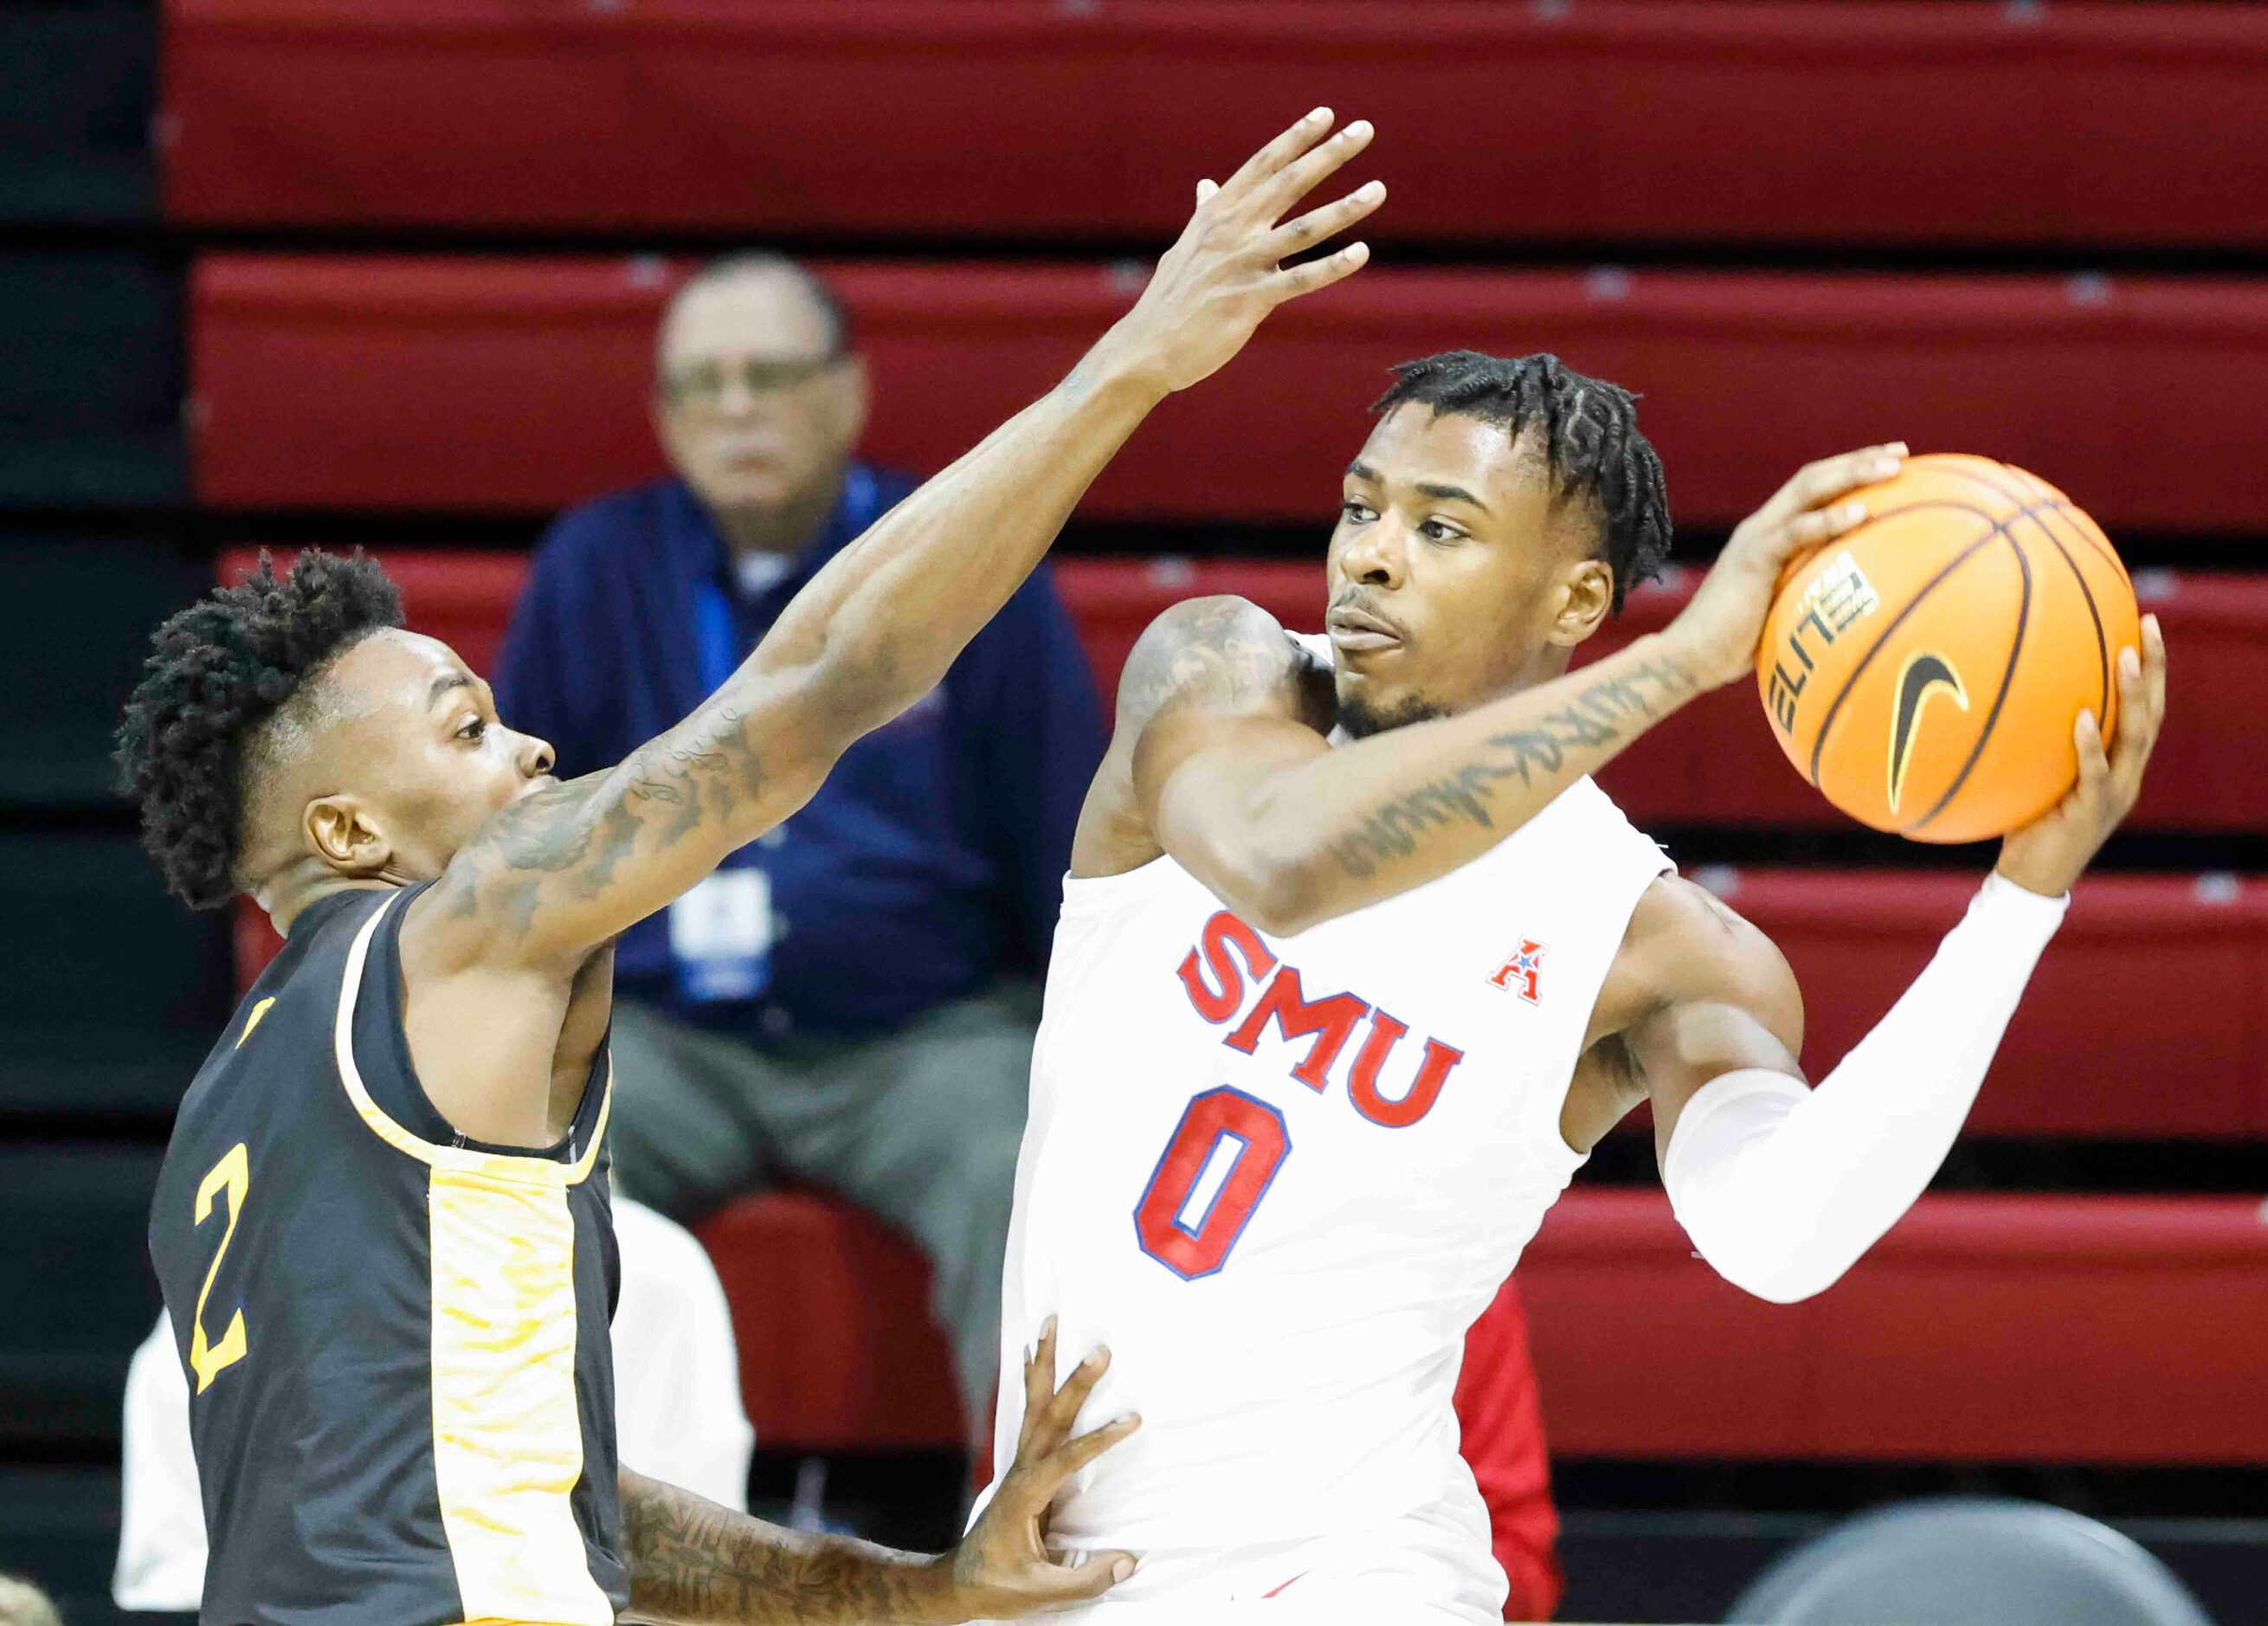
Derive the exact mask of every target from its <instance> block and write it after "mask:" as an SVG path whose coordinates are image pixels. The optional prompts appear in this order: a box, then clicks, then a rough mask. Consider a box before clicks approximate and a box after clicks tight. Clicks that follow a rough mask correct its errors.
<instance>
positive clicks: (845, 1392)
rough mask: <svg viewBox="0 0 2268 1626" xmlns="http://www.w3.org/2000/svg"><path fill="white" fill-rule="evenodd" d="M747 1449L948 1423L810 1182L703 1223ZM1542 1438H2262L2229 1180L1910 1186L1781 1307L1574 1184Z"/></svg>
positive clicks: (2076, 1444) (866, 1250)
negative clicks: (750, 1424) (2111, 1189)
mask: <svg viewBox="0 0 2268 1626" xmlns="http://www.w3.org/2000/svg"><path fill="white" fill-rule="evenodd" d="M696 1229H697V1230H698V1232H699V1234H700V1236H701V1238H702V1240H703V1243H704V1244H706V1245H707V1246H708V1248H709V1251H710V1254H711V1258H713V1259H714V1260H716V1263H717V1268H718V1275H720V1277H721V1278H722V1279H723V1281H724V1283H725V1294H726V1297H727V1298H728V1299H729V1300H730V1302H731V1304H732V1307H733V1328H734V1333H735V1334H736V1336H737V1338H738V1341H739V1344H740V1361H741V1371H742V1386H743V1390H744V1393H745V1397H746V1401H747V1408H748V1415H749V1416H750V1418H751V1420H752V1421H754V1423H755V1425H756V1434H757V1438H759V1439H760V1440H762V1441H763V1442H764V1444H765V1445H767V1446H768V1447H775V1448H779V1449H786V1450H806V1451H825V1450H842V1449H851V1448H860V1447H868V1448H878V1447H906V1446H922V1445H954V1444H955V1443H957V1442H958V1441H959V1439H960V1438H961V1433H960V1423H959V1405H958V1402H957V1401H956V1399H955V1397H954V1390H953V1384H952V1381H951V1378H950V1368H949V1365H948V1357H947V1355H946V1347H945V1342H944V1338H943V1335H942V1334H940V1333H939V1331H938V1329H937V1327H936V1325H935V1324H934V1323H933V1322H932V1320H931V1319H930V1318H929V1314H928V1311H927V1308H926V1303H927V1274H926V1272H925V1271H924V1268H923V1267H922V1263H921V1260H920V1258H919V1255H918V1254H917V1253H916V1252H915V1251H914V1249H913V1247H912V1246H911V1245H910V1244H909V1243H907V1242H906V1241H905V1240H904V1239H903V1238H901V1237H898V1236H897V1235H896V1234H895V1233H894V1232H892V1231H888V1230H887V1228H886V1227H884V1226H882V1225H881V1224H880V1223H879V1222H877V1221H875V1220H873V1219H872V1218H871V1217H869V1216H865V1215H864V1214H861V1213H859V1212H858V1211H857V1210H855V1209H853V1208H850V1207H849V1206H848V1205H847V1204H844V1203H843V1202H841V1201H838V1200H836V1199H835V1198H833V1197H830V1196H828V1195H826V1194H821V1193H816V1192H809V1191H784V1192H770V1193H765V1194H760V1195H756V1196H752V1197H748V1198H744V1199H741V1200H740V1201H736V1202H734V1203H733V1204H730V1205H728V1206H727V1207H726V1208H723V1209H721V1210H719V1211H718V1213H717V1214H715V1215H713V1216H711V1217H710V1218H709V1219H708V1220H706V1221H704V1222H703V1223H702V1224H701V1225H699V1226H698V1227H697V1228H696ZM1519 1282H1520V1290H1521V1295H1522V1297H1523V1298H1524V1299H1525V1301H1526V1303H1527V1306H1528V1320H1529V1327H1530V1341H1531V1346H1532V1349H1533V1351H1534V1356H1535V1365H1536V1371H1537V1376H1538V1380H1539V1384H1540V1386H1541V1389H1542V1393H1543V1411H1544V1423H1545V1431H1546V1436H1547V1438H1549V1439H1550V1442H1551V1446H1552V1449H1553V1451H1554V1452H1557V1453H1558V1454H1560V1455H1563V1456H1592V1457H1601V1456H1603V1457H1629V1458H1675V1457H1687V1456H1707V1457H1719V1458H1735V1459H1749V1460H1772V1459H1788V1458H1865V1459H1876V1460H1990V1461H2015V1462H2101V1463H2131V1464H2140V1463H2158V1464H2211V1463H2251V1464H2258V1463H2263V1462H2268V1400H2264V1399H2263V1396H2262V1393H2261V1389H2260V1386H2259V1383H2258V1358H2259V1349H2260V1348H2261V1346H2262V1341H2263V1340H2264V1338H2268V1224H2264V1223H2263V1216H2262V1211H2261V1208H2260V1205H2259V1203H2258V1202H2257V1201H2254V1200H2252V1199H2250V1198H2229V1199H2222V1198H2212V1199H2176V1200H2169V1199H2133V1198H2102V1197H2088V1198H2066V1197H2039V1196H2007V1197H1975V1196H1933V1197H1927V1198H1925V1199H1924V1200H1923V1201H1922V1202H1921V1203H1920V1205H1919V1206H1918V1208H1916V1209H1915V1211H1914V1212H1913V1213H1912V1214H1911V1215H1910V1216H1908V1217H1907V1218H1906V1219H1905V1220H1904V1221H1903V1222H1902V1223H1900V1224H1899V1225H1898V1226H1897V1227H1896V1228H1895V1229H1894V1230H1893V1231H1891V1232H1890V1234H1889V1236H1888V1237H1887V1238H1884V1239H1883V1240H1882V1241H1881V1243H1880V1244H1878V1245H1876V1247H1875V1248H1874V1251H1873V1253H1870V1254H1869V1255H1868V1256H1867V1258H1866V1259H1865V1260H1861V1261H1860V1262H1859V1264H1858V1265H1857V1266H1856V1267H1854V1268H1852V1271H1851V1273H1850V1275H1847V1276H1846V1277H1845V1278H1844V1280H1843V1281H1841V1282H1838V1283H1837V1284H1836V1285H1835V1286H1834V1287H1833V1288H1830V1290H1828V1291H1827V1292H1826V1293H1824V1294H1823V1295H1822V1296H1821V1297H1817V1298H1815V1299H1812V1300H1809V1301H1808V1302H1806V1303H1804V1304H1794V1305H1778V1304H1765V1303H1764V1302H1763V1301H1762V1300H1760V1299H1755V1298H1751V1297H1749V1296H1748V1295H1746V1294H1744V1293H1742V1292H1741V1291H1740V1290H1738V1289H1736V1288H1734V1287H1732V1286H1730V1285H1728V1284H1727V1283H1726V1282H1723V1281H1721V1280H1719V1278H1718V1277H1717V1276H1716V1275H1714V1274H1713V1273H1712V1271H1711V1270H1710V1269H1709V1268H1708V1266H1706V1265H1705V1264H1704V1263H1702V1262H1701V1261H1700V1260H1697V1259H1695V1258H1693V1257H1692V1249H1691V1245H1690V1243H1689V1242H1688V1241H1687V1240H1686V1238H1685V1236H1684V1233H1683V1231H1680V1230H1679V1229H1678V1228H1677V1225H1676V1223H1675V1220H1674V1219H1672V1218H1671V1216H1670V1214H1669V1208H1668V1202H1667V1201H1666V1200H1665V1199H1663V1198H1662V1196H1661V1194H1659V1193H1657V1192H1653V1191H1615V1190H1584V1189H1579V1190H1577V1191H1575V1192H1572V1193H1571V1194H1569V1195H1568V1196H1566V1197H1565V1199H1563V1200H1562V1201H1561V1202H1560V1203H1559V1205H1558V1207H1557V1208H1555V1209H1553V1210H1552V1212H1551V1214H1550V1216H1548V1217H1547V1218H1546V1219H1545V1221H1544V1223H1543V1231H1542V1232H1541V1234H1540V1235H1539V1236H1538V1237H1537V1238H1536V1240H1535V1243H1534V1244H1533V1245H1531V1246H1530V1248H1529V1249H1528V1256H1527V1258H1526V1259H1525V1260H1522V1261H1521V1268H1520V1272H1519Z"/></svg>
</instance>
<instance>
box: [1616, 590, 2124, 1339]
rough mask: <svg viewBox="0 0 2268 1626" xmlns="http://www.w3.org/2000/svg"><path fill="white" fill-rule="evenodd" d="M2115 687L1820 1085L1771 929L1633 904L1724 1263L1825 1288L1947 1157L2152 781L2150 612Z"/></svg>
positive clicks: (1720, 915)
mask: <svg viewBox="0 0 2268 1626" xmlns="http://www.w3.org/2000/svg"><path fill="white" fill-rule="evenodd" d="M2118 685H2119V697H2118V702H2119V711H2118V738H2117V743H2116V744H2115V746H2114V747H2113V748H2112V749H2111V750H2110V751H2109V752H2108V753H2106V752H2105V750H2104V748H2103V743H2102V735H2101V734H2100V733H2099V731H2098V729H2097V727H2096V723H2095V719H2094V718H2093V717H2092V716H2090V715H2087V714H2082V715H2081V716H2080V718H2079V720H2078V722H2077V725H2076V728H2075V729H2074V737H2075V738H2076V741H2077V743H2078V746H2079V758H2080V775H2079V783H2078V784H2077V786H2076V787H2074V788H2073V790H2072V792H2071V794H2070V795H2068V796H2066V798H2065V799H2064V801H2063V802H2061V803H2060V804H2059V805H2058V806H2057V807H2055V808H2053V809H2050V811H2049V812H2047V813H2046V814H2045V815H2043V817H2040V818H2039V819H2037V820H2036V821H2034V822H2033V823H2032V824H2029V825H2028V826H2027V827H2025V828H2024V829H2022V830H2019V831H2015V832H2014V833H2013V834H2011V835H2010V836H2009V837H2008V838H2007V840H2006V841H2005V842H2003V843H2002V845H2001V850H2000V861H1999V865H1998V866H1997V867H1996V868H1995V870H1994V873H1993V874H1992V876H1990V877H1988V878H1987V880H1986V881H1985V886H1984V888H1983V890H1982V891H1979V892H1978V894H1977V897H1976V898H1975V899H1974V900H1973V901H1972V902H1971V903H1970V905H1969V912H1968V913H1967V914H1966V915H1965V916H1964V917H1963V918H1962V921H1961V923H1960V924H1959V925H1957V926H1955V928H1953V930H1952V931H1950V932H1948V934H1947V935H1946V937H1945V940H1944V942H1942V943H1940V945H1939V948H1938V951H1937V954H1936V956H1935V957H1933V959H1932V960H1931V961H1930V963H1929V965H1927V966H1926V967H1925V968H1924V970H1923V971H1922V973H1921V975H1920V976H1919V977H1918V978H1916V979H1914V982H1913V984H1912V986H1911V987H1909V988H1907V990H1906V991H1905V993H1904V994H1903V995H1902V996H1900V998H1899V999H1898V1001H1897V1002H1896V1004H1895V1005H1894V1006H1892V1007H1891V1009H1890V1010H1889V1014H1888V1015H1887V1016H1884V1017H1883V1018H1882V1020H1881V1022H1879V1023H1877V1024H1875V1026H1874V1030H1873V1031H1871V1032H1870V1033H1868V1034H1867V1037H1866V1038H1863V1039H1861V1040H1860V1041H1859V1044H1858V1045H1857V1046H1855V1047H1854V1048H1853V1049H1852V1051H1851V1052H1850V1053H1849V1054H1847V1055H1845V1057H1844V1058H1843V1060H1842V1061H1840V1062H1838V1063H1837V1065H1836V1067H1835V1068H1834V1070H1833V1071H1831V1072H1830V1073H1829V1074H1828V1075H1827V1076H1826V1077H1825V1078H1824V1079H1823V1080H1822V1081H1821V1082H1820V1084H1819V1087H1818V1088H1817V1089H1816V1090H1808V1089H1806V1088H1805V1086H1804V1083H1803V1080H1802V1075H1801V1073H1800V1071H1799V1069H1798V1068H1797V1067H1796V1064H1795V1059H1794V1053H1795V1051H1796V1050H1797V1048H1798V1047H1799V1046H1800V1043H1801V1039H1802V1012H1801V1006H1800V1001H1798V1000H1797V998H1796V994H1795V984H1794V979H1793V977H1792V976H1790V975H1789V973H1788V971H1787V967H1786V964H1785V963H1784V962H1783V961H1781V959H1780V957H1779V955H1778V950H1774V949H1773V948H1772V946H1771V944H1770V943H1769V942H1766V941H1764V937H1763V935H1762V934H1760V933H1758V932H1757V931H1756V929H1755V928H1753V927H1750V926H1749V925H1748V924H1747V923H1746V922H1745V921H1742V920H1739V919H1738V918H1737V917H1736V916H1734V915H1733V914H1732V913H1731V911H1730V910H1728V909H1726V908H1725V907H1724V906H1723V905H1720V904H1718V903H1717V902H1716V901H1715V900H1714V899H1712V898H1706V897H1705V894H1701V893H1700V891H1699V889H1698V888H1693V887H1690V886H1685V884H1684V883H1656V885H1655V894H1656V895H1653V896H1650V897H1649V898H1648V900H1647V902H1646V903H1645V904H1642V905H1640V909H1639V913H1638V916H1637V917H1636V918H1635V919H1634V920H1633V921H1632V925H1631V935H1630V937H1629V938H1628V939H1626V941H1625V950H1624V952H1625V954H1626V955H1629V956H1631V957H1632V963H1631V965H1624V964H1621V963H1618V964H1617V966H1616V976H1618V977H1620V976H1625V975H1627V976H1630V977H1631V978H1632V979H1634V981H1635V983H1636V985H1637V992H1638V1000H1637V1001H1636V1003H1637V1005H1638V1009H1640V1010H1641V1012H1642V1013H1643V1014H1642V1015H1641V1016H1640V1017H1639V1019H1638V1020H1637V1021H1636V1022H1635V1023H1634V1024H1632V1025H1631V1027H1630V1028H1629V1029H1627V1030H1626V1031H1624V1032H1623V1033H1621V1034H1620V1035H1619V1036H1618V1038H1619V1041H1620V1048H1621V1051H1622V1053H1623V1055H1624V1057H1626V1058H1627V1065H1628V1068H1629V1074H1630V1076H1631V1082H1632V1083H1633V1085H1634V1087H1636V1088H1638V1089H1642V1090H1643V1092H1644V1093H1645V1095H1646V1097H1647V1098H1650V1099H1651V1100H1652V1101H1653V1115H1654V1137H1655V1145H1656V1149H1657V1151H1658V1153H1659V1156H1660V1157H1661V1172H1662V1183H1663V1184H1664V1185H1665V1186H1668V1190H1669V1196H1670V1201H1671V1204H1672V1205H1673V1207H1675V1209H1676V1212H1677V1217H1678V1219H1679V1221H1680V1222H1681V1223H1683V1225H1684V1227H1685V1230H1686V1232H1687V1234H1688V1235H1689V1236H1690V1237H1691V1238H1692V1239H1693V1243H1694V1245H1695V1246H1696V1247H1697V1249H1699V1251H1700V1253H1701V1255H1702V1257H1703V1258H1705V1259H1706V1260H1708V1261H1709V1262H1710V1263H1711V1264H1712V1266H1714V1267H1715V1268H1716V1269H1717V1271H1718V1272H1719V1274H1720V1275H1723V1276H1724V1277H1725V1278H1726V1279H1727V1281H1730V1282H1733V1283H1734V1284H1735V1285H1736V1286H1739V1287H1742V1288H1746V1289H1747V1290H1749V1291H1750V1292H1752V1293H1755V1294H1756V1295H1757V1296H1758V1297H1764V1298H1769V1299H1772V1300H1775V1301H1778V1302H1781V1303H1786V1302H1788V1301H1791V1300H1794V1299H1800V1298H1805V1297H1809V1296H1810V1295H1812V1294H1814V1293H1816V1292H1819V1291H1820V1290H1822V1289H1823V1288H1825V1287H1827V1286H1828V1285H1829V1284H1830V1283H1831V1282H1834V1281H1835V1280H1836V1279H1837V1277H1839V1276H1840V1275H1842V1274H1843V1273H1844V1271H1845V1270H1847V1269H1849V1268H1850V1267H1851V1266H1852V1264H1853V1263H1854V1262H1855V1261H1856V1260H1858V1259H1859V1256H1860V1255H1861V1254H1863V1253H1865V1252H1866V1251H1867V1249H1868V1248H1869V1247H1871V1246H1873V1245H1874V1242H1875V1241H1876V1240H1877V1239H1878V1238H1880V1237H1881V1235H1882V1233H1883V1232H1884V1231H1888V1230H1889V1228H1890V1227H1891V1226H1892V1225H1893V1224H1895V1223H1897V1220H1898V1218H1899V1216H1901V1215H1903V1214H1904V1213H1905V1211H1906V1210H1907V1209H1908V1208H1911V1207H1912V1206H1913V1202H1914V1200H1915V1199H1916V1198H1918V1197H1919V1196H1920V1195H1921V1194H1922V1192H1923V1190H1924V1189H1925V1188H1926V1186H1928V1185H1929V1182H1930V1180H1931V1179H1932V1177H1933V1176H1934V1175H1935V1174H1936V1172H1937V1170H1938V1166H1939V1165H1940V1164H1942V1163H1943V1162H1944V1161H1945V1156H1946V1153H1947V1152H1948V1151H1950V1150H1951V1149H1952V1147H1953V1142H1954V1140H1955V1136H1956V1135H1959V1133H1960V1130H1961V1126H1962V1122H1963V1121H1964V1120H1966V1119H1967V1118H1968V1116H1969V1109H1970V1105H1971V1104H1973V1103H1974V1102H1975V1100H1976V1098H1977V1090H1978V1088H1979V1086H1981V1085H1982V1084H1983V1083H1984V1081H1985V1070H1986V1068H1988V1067H1990V1066H1991V1064H1992V1053H1993V1052H1994V1051H1995V1050H1996V1049H1998V1048H1999V1043H2000V1036H2001V1034H2002V1032H2003V1031H2006V1029H2007V1025H2008V1019H2009V1017H2010V1016H2013V1015H2014V1013H2015V1009H2016V1003H2017V1001H2018V1000H2019V999H2021V997H2022V994H2023V991H2024V985H2025V984H2026V982H2028V981H2029V979H2030V977H2031V973H2032V967H2033V966H2034V965H2036V963H2037V962H2038V959H2039V957H2040V955H2041V953H2042V952H2043V950H2045V949H2046V947H2047V944H2048V942H2049V939H2050V938H2051V937H2052V936H2053V935H2054V934H2055V930H2056V928H2057V927H2058V925H2059V924H2060V923H2061V922H2062V920H2063V914H2064V910H2065V907H2066V905H2067V903H2068V902H2069V896H2068V895H2069V891H2070V888H2071V886H2072V884H2073V883H2074V882H2076V881H2077V880H2078V879H2079V876H2080V873H2081V872H2082V871H2083V870H2084V869H2085V868H2087V865H2088V862H2089V861H2091V860H2092V859H2093V858H2094V856H2095V852H2096V851H2097V850H2098V849H2099V848H2100V847H2101V846H2102V843H2103V841H2104V840H2105V839H2107V838H2108V837H2109V835H2110V831H2112V829H2113V828H2115V827H2116V826H2117V823H2118V821H2119V820H2120V819H2122V818H2124V817H2125V816H2126V814H2127V812H2128V811H2129V810H2130V809H2132V807H2133V805H2134V801H2135V798H2136V797H2137V796H2138V795H2139V794H2140V792H2141V785H2142V771H2143V769H2144V767H2145V766H2146V765H2147V763H2148V761H2149V758H2150V752H2151V750H2152V748H2153V747H2154V745H2155V744H2156V743H2157V737H2158V729H2159V726H2160V724H2161V722H2162V721H2163V720H2164V717H2165V706H2166V652H2165V644H2164V642H2163V639H2161V636H2160V633H2159V631H2158V624H2157V618H2156V617H2147V618H2146V619H2145V620H2144V621H2143V623H2142V647H2141V649H2140V650H2139V652H2137V651H2135V650H2133V649H2131V648H2130V649H2126V650H2124V651H2121V652H2120V654H2119V656H2118ZM1677 889H1682V890H1683V892H1684V893H1685V894H1686V896H1684V897H1683V898H1680V897H1679V896H1678V891H1677Z"/></svg>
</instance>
